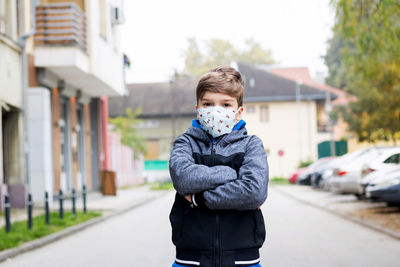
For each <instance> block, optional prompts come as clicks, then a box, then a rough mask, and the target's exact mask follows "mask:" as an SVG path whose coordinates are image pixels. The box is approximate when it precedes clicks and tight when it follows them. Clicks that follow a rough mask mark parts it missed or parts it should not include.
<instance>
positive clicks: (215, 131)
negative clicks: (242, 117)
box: [199, 106, 240, 138]
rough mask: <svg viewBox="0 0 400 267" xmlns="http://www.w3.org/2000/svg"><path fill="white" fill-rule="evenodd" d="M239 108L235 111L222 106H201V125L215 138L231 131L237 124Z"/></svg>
mask: <svg viewBox="0 0 400 267" xmlns="http://www.w3.org/2000/svg"><path fill="white" fill-rule="evenodd" d="M239 110H240V108H238V110H237V111H233V110H232V109H226V108H223V107H220V106H212V107H207V108H199V121H200V124H201V127H203V129H204V130H205V131H206V132H207V133H209V134H211V136H212V137H214V138H217V137H218V136H221V135H224V134H227V133H230V132H232V129H233V127H234V126H235V118H236V114H237V113H238V112H239Z"/></svg>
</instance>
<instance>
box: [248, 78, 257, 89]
mask: <svg viewBox="0 0 400 267" xmlns="http://www.w3.org/2000/svg"><path fill="white" fill-rule="evenodd" d="M249 86H250V88H254V87H255V86H256V81H255V80H254V78H250V80H249Z"/></svg>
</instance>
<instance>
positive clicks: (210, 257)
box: [169, 120, 268, 267]
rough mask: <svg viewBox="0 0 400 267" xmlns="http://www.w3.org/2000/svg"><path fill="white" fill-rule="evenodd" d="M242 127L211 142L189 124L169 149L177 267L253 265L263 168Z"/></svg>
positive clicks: (260, 225) (261, 235) (260, 228)
mask: <svg viewBox="0 0 400 267" xmlns="http://www.w3.org/2000/svg"><path fill="white" fill-rule="evenodd" d="M244 126H245V122H244V121H240V122H239V123H238V124H237V125H236V126H235V127H234V130H233V131H232V132H231V133H229V134H226V135H223V136H222V137H220V138H218V139H217V140H215V139H213V138H212V137H211V136H210V135H208V134H207V133H206V132H205V131H204V130H202V129H201V126H200V124H199V122H198V121H197V120H194V121H193V125H192V127H190V128H189V129H188V130H187V131H186V132H185V133H184V134H182V135H181V136H179V137H178V138H177V139H176V140H175V142H174V144H173V147H172V150H171V157H170V161H169V171H170V175H171V179H172V181H173V184H174V187H175V189H176V191H177V193H176V195H175V202H174V204H173V207H172V209H171V213H170V222H171V226H172V241H173V243H174V245H175V246H176V262H177V263H178V264H183V265H187V266H204V267H233V266H245V265H253V264H256V263H258V262H259V248H260V247H261V246H262V244H263V243H264V240H265V225H264V218H263V215H262V212H261V210H260V209H258V207H260V206H261V205H262V204H263V203H264V201H265V200H266V198H267V195H268V163H267V156H266V153H265V151H264V147H263V144H262V141H261V140H260V139H259V138H258V137H256V136H249V135H247V130H246V128H245V127H244ZM188 194H192V200H193V203H192V204H191V203H189V202H188V201H187V200H186V199H185V198H184V196H185V195H188Z"/></svg>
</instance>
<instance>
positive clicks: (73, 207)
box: [72, 188, 76, 216]
mask: <svg viewBox="0 0 400 267" xmlns="http://www.w3.org/2000/svg"><path fill="white" fill-rule="evenodd" d="M75 198H76V195H75V188H72V214H74V215H75V216H76V209H75Z"/></svg>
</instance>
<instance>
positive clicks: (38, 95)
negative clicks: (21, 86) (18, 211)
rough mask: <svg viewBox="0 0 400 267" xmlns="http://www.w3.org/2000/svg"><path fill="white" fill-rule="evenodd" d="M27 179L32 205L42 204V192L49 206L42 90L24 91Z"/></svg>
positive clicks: (47, 114) (47, 125) (47, 111)
mask: <svg viewBox="0 0 400 267" xmlns="http://www.w3.org/2000/svg"><path fill="white" fill-rule="evenodd" d="M28 101H29V106H28V112H27V114H28V135H29V175H30V187H31V191H32V195H33V196H32V197H33V201H34V202H35V204H37V203H40V204H43V203H44V192H45V191H47V192H48V193H49V201H50V205H51V204H52V202H53V189H54V185H53V183H54V181H53V177H54V173H53V159H52V156H53V154H52V148H53V143H52V134H51V133H52V131H51V130H52V127H51V119H52V117H51V92H50V91H49V90H48V89H46V88H42V87H36V88H30V89H29V90H28Z"/></svg>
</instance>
